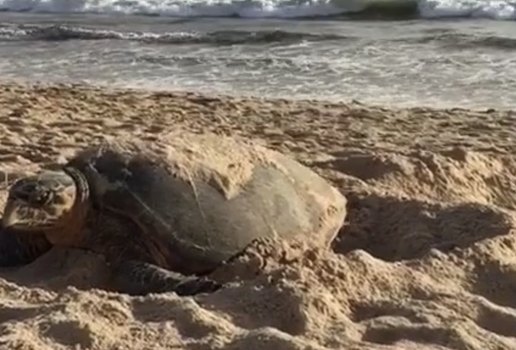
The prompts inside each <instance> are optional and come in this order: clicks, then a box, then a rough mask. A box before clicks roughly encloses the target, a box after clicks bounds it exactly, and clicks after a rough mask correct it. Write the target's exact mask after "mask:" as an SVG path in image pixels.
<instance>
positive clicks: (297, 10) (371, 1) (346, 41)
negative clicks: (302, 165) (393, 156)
mask: <svg viewBox="0 0 516 350" xmlns="http://www.w3.org/2000/svg"><path fill="white" fill-rule="evenodd" d="M0 10H1V12H0V79H1V80H3V81H8V80H14V81H20V80H21V81H44V82H86V83H93V84H97V85H111V86H126V87H137V88H146V89H156V90H193V91H200V92H206V93H224V94H237V95H254V96H264V97H282V98H312V99H324V100H331V101H350V100H353V99H354V100H358V101H361V102H364V103H373V104H382V105H395V106H416V105H423V106H442V107H469V108H481V109H483V108H497V109H498V108H515V107H516V3H514V2H511V1H509V0H496V1H495V0H491V1H489V0H419V1H413V0H412V1H410V0H311V1H309V0H0Z"/></svg>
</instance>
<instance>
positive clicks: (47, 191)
mask: <svg viewBox="0 0 516 350" xmlns="http://www.w3.org/2000/svg"><path fill="white" fill-rule="evenodd" d="M78 193H79V192H78V186H77V184H76V181H74V178H73V177H72V176H70V175H69V174H68V173H67V172H65V171H43V172H41V173H39V174H36V175H33V176H28V177H25V178H22V179H19V180H18V181H16V182H15V183H14V184H13V185H12V186H11V188H10V189H9V197H8V199H7V203H6V206H5V210H4V216H3V219H2V226H4V227H6V228H7V227H11V228H15V229H20V230H24V231H41V230H55V229H59V228H64V227H66V226H67V225H69V222H70V219H72V220H73V217H74V210H75V207H76V202H77V197H78Z"/></svg>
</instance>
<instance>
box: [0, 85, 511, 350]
mask: <svg viewBox="0 0 516 350" xmlns="http://www.w3.org/2000/svg"><path fill="white" fill-rule="evenodd" d="M176 128H186V129H188V130H192V131H198V132H202V131H205V130H211V131H214V132H217V133H223V134H229V135H235V134H237V135H243V136H245V137H249V138H252V139H255V140H258V141H260V142H263V144H264V145H267V146H269V147H271V148H273V149H277V150H280V151H282V152H284V153H286V154H289V155H291V156H292V157H295V158H297V159H298V160H300V161H301V162H303V163H305V164H307V165H309V166H310V167H312V168H313V169H315V170H316V171H317V172H319V173H320V174H322V175H323V176H325V177H327V178H328V179H329V180H331V181H332V182H333V183H334V184H335V186H336V187H338V188H339V189H340V190H341V191H342V192H343V193H344V194H345V195H346V197H347V198H348V201H349V203H348V215H347V219H346V223H345V225H344V227H343V229H342V230H341V232H340V234H339V237H338V239H337V240H336V241H335V242H334V245H333V247H332V249H331V250H330V251H318V250H309V251H305V250H303V249H300V248H299V247H297V246H296V245H295V244H294V243H293V244H290V245H287V244H285V243H281V242H277V243H275V244H269V245H267V244H263V245H257V246H256V247H253V248H252V249H249V251H248V252H247V254H245V255H243V256H242V257H241V258H240V259H238V260H236V261H234V262H233V263H232V264H231V265H229V266H226V267H224V268H223V269H221V270H219V271H217V272H215V274H214V278H219V279H229V280H233V281H236V282H233V283H231V284H230V285H228V287H227V288H225V289H223V290H221V291H220V292H217V293H214V294H212V295H202V296H197V297H195V298H190V297H185V298H179V297H177V296H175V295H174V294H163V295H151V296H146V297H129V296H127V295H121V294H115V293H108V292H105V291H103V290H101V289H98V288H100V286H101V285H102V281H103V279H104V278H105V271H104V265H103V261H102V259H101V258H99V257H97V256H94V255H93V254H88V253H85V252H78V251H66V250H57V249H56V250H52V251H51V252H50V253H48V254H46V255H44V256H43V257H41V258H40V259H38V260H36V262H34V263H33V264H30V265H28V266H24V267H22V268H17V269H3V270H1V271H0V322H1V325H0V348H1V349H149V350H150V349H192V350H194V349H195V350H201V349H233V350H236V349H242V350H244V349H245V350H253V349H276V350H294V349H296V350H297V349H414V350H415V349H427V350H429V349H436V350H437V349H479V350H489V349H516V230H515V227H516V156H515V155H516V112H498V111H486V112H475V111H468V110H462V109H453V110H431V109H399V110H393V109H384V108H377V107H371V106H365V105H361V104H359V103H354V104H350V105H346V104H326V103H321V102H313V101H296V102H294V101H285V100H277V101H271V100H262V99H239V98H229V97H205V96H201V95H197V94H187V93H149V92H142V91H120V90H116V91H115V90H110V91H107V90H102V89H95V88H88V87H80V86H54V87H43V86H39V87H38V86H22V85H14V84H12V85H3V86H0V135H1V139H0V162H1V168H0V169H1V172H0V180H2V182H3V183H4V185H3V186H2V191H1V193H0V204H2V203H3V201H5V187H6V184H7V182H8V181H12V180H14V179H15V178H16V177H17V176H19V175H20V174H23V173H24V172H28V171H33V170H36V169H38V168H39V167H41V166H48V165H52V164H55V163H62V162H63V161H65V160H66V158H67V157H69V156H70V155H72V154H73V153H74V152H75V151H76V150H77V149H78V148H79V147H82V146H84V145H88V144H90V143H91V142H92V141H93V140H97V139H100V138H103V137H104V136H105V135H113V136H118V135H123V134H124V135H128V134H130V135H133V136H134V137H138V138H142V139H150V140H152V139H156V138H159V137H160V134H162V133H165V132H168V131H170V130H172V129H176ZM7 175H8V176H7Z"/></svg>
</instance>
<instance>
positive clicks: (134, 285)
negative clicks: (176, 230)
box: [110, 260, 221, 296]
mask: <svg viewBox="0 0 516 350" xmlns="http://www.w3.org/2000/svg"><path fill="white" fill-rule="evenodd" d="M110 267H111V273H112V283H113V287H114V288H115V289H116V290H117V291H118V292H122V293H127V294H130V295H145V294H148V293H163V292H175V293H177V294H178V295H181V296H185V295H195V294H200V293H211V292H214V291H216V290H218V289H219V288H220V287H221V285H220V284H219V283H217V282H215V281H212V280H210V279H208V278H205V277H197V276H185V275H182V274H180V273H177V272H173V271H170V270H166V269H163V268H160V267H158V266H156V265H153V264H149V263H146V262H142V261H136V260H123V261H118V262H112V263H111V264H110Z"/></svg>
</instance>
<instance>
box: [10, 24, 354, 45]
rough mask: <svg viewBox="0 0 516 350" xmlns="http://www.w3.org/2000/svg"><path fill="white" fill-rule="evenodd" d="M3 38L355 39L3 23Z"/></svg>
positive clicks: (177, 41) (192, 41) (159, 41)
mask: <svg viewBox="0 0 516 350" xmlns="http://www.w3.org/2000/svg"><path fill="white" fill-rule="evenodd" d="M0 40H2V41H19V40H39V41H64V40H129V41H141V42H147V43H157V44H216V45H235V44H264V43H282V44H292V43H296V42H301V41H324V40H353V38H352V37H346V36H341V35H332V34H309V33H299V32H287V31H281V30H263V31H238V30H233V31H231V30H226V31H214V32H208V33H195V32H170V33H150V32H119V31H114V30H99V29H89V28H82V27H75V26H68V25H60V24H59V25H47V26H45V25H41V26H36V25H0Z"/></svg>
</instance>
